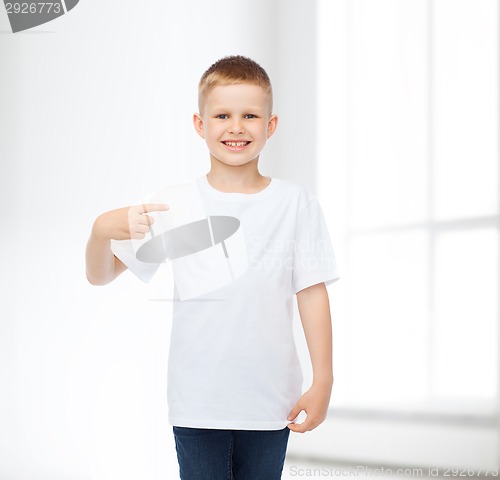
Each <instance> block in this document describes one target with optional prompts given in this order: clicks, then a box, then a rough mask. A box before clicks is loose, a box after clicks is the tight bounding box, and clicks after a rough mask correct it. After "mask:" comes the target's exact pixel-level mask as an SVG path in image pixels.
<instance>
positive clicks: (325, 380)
mask: <svg viewBox="0 0 500 480" xmlns="http://www.w3.org/2000/svg"><path fill="white" fill-rule="evenodd" d="M312 383H313V385H322V386H324V387H332V386H333V375H313V382H312Z"/></svg>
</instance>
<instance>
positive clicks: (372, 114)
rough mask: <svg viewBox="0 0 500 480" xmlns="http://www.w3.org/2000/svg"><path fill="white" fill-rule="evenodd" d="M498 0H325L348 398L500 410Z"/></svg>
mask: <svg viewBox="0 0 500 480" xmlns="http://www.w3.org/2000/svg"><path fill="white" fill-rule="evenodd" d="M498 18H499V12H498V4H497V2H496V1H495V0H481V1H480V2H478V1H476V0H435V1H429V2H424V1H422V0H407V1H405V2H401V1H398V0H392V1H390V0H377V1H374V0H344V1H333V2H332V1H326V0H324V1H320V2H319V12H318V22H319V30H318V31H319V34H318V62H319V67H318V68H319V75H318V92H319V93H318V98H320V99H321V100H322V101H321V102H320V104H319V112H318V115H319V116H318V125H319V129H318V139H317V140H318V142H317V143H318V151H319V155H318V159H319V160H318V162H319V163H318V165H317V168H318V171H317V179H318V194H319V197H320V200H321V202H322V205H324V210H325V216H326V217H327V219H328V218H331V219H334V220H332V222H331V224H329V227H330V228H331V230H332V237H333V240H334V244H335V247H336V251H337V252H338V257H339V261H340V265H339V266H340V268H341V276H342V282H341V283H339V284H338V286H336V287H335V294H336V295H335V299H334V301H332V313H333V315H332V319H333V329H334V374H335V386H334V395H332V404H334V405H335V406H336V407H348V408H353V407H354V408H369V409H375V410H376V409H378V408H383V409H384V410H387V409H392V410H410V411H413V412H414V411H426V412H428V411H433V412H438V413H439V412H441V413H450V412H455V413H470V414H480V415H486V414H490V415H493V414H498V411H497V410H496V408H497V407H496V405H497V404H498V401H499V394H498V390H499V386H498V378H499V371H498V360H499V359H498V347H499V332H498V323H499V305H498V304H499V302H498V292H499V291H500V285H499V270H500V260H499V245H500V238H499V225H500V216H499V213H500V212H499V197H498V189H499V152H498V129H499V125H498V110H499V101H498V85H499V78H498V68H499V66H498V59H499V52H498V44H499V41H498Z"/></svg>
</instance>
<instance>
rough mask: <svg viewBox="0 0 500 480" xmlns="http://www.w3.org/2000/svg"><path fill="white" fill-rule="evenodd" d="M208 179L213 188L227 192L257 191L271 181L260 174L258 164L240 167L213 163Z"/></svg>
mask: <svg viewBox="0 0 500 480" xmlns="http://www.w3.org/2000/svg"><path fill="white" fill-rule="evenodd" d="M207 180H208V183H209V184H210V185H211V186H212V187H213V188H215V189H216V190H219V191H221V192H225V193H257V192H259V191H260V190H263V189H264V188H266V187H267V186H268V185H269V183H270V180H269V179H268V178H266V177H264V176H263V175H261V174H260V172H259V171H258V169H257V165H256V164H255V165H250V164H246V165H242V166H240V167H230V166H227V165H223V166H215V165H214V164H212V168H211V169H210V171H209V172H208V173H207Z"/></svg>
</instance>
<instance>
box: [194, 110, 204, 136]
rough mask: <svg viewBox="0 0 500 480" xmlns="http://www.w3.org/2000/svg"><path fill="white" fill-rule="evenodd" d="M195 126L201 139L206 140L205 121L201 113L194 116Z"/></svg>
mask: <svg viewBox="0 0 500 480" xmlns="http://www.w3.org/2000/svg"><path fill="white" fill-rule="evenodd" d="M193 125H194V129H195V130H196V133H197V134H198V135H199V136H200V137H201V138H205V129H204V128H203V120H202V118H201V115H200V114H199V113H194V114H193Z"/></svg>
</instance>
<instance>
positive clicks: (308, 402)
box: [288, 383, 332, 433]
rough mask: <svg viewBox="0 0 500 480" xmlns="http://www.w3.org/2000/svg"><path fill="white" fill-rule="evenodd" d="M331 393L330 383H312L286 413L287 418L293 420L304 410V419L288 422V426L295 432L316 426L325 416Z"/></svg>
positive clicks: (305, 430) (301, 431)
mask: <svg viewBox="0 0 500 480" xmlns="http://www.w3.org/2000/svg"><path fill="white" fill-rule="evenodd" d="M331 393H332V385H331V384H329V383H325V384H319V383H318V384H314V383H313V384H312V386H311V388H310V389H309V390H308V391H307V392H305V393H304V394H303V395H302V396H301V397H300V398H299V400H298V401H297V403H296V404H295V405H294V407H293V408H292V411H291V412H290V415H288V420H294V419H295V418H297V416H298V415H299V413H300V412H301V411H302V410H304V411H305V412H306V413H307V417H306V419H305V420H304V421H303V422H302V423H289V424H288V428H289V429H290V430H291V431H292V432H297V433H304V432H307V431H309V430H313V429H314V428H316V427H317V426H318V425H319V424H320V423H322V422H323V420H325V418H326V413H327V411H328V405H329V403H330V396H331Z"/></svg>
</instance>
